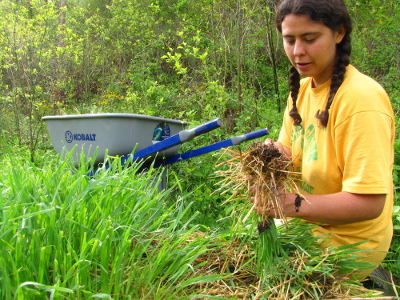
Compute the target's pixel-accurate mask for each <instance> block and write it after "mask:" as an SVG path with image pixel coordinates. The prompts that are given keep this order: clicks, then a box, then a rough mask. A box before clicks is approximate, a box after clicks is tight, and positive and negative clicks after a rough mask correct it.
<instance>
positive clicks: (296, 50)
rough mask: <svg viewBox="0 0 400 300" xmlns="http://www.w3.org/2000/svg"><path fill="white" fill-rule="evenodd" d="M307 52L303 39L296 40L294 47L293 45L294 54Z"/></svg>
mask: <svg viewBox="0 0 400 300" xmlns="http://www.w3.org/2000/svg"><path fill="white" fill-rule="evenodd" d="M304 53H305V49H304V45H303V43H302V42H301V41H296V42H295V43H294V47H293V55H295V56H301V55H304Z"/></svg>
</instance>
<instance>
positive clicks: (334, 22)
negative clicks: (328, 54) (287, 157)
mask: <svg viewBox="0 0 400 300" xmlns="http://www.w3.org/2000/svg"><path fill="white" fill-rule="evenodd" d="M289 14H294V15H298V16H301V15H305V16H307V17H309V18H310V19H311V20H313V21H314V22H319V23H322V24H324V25H325V26H326V27H328V28H330V29H332V30H333V31H338V30H340V29H341V28H342V27H343V28H344V30H345V35H344V37H343V39H342V41H341V42H340V43H339V44H337V45H336V61H335V65H334V68H333V74H332V80H331V86H330V92H329V96H328V100H327V102H326V106H325V109H324V110H323V111H317V113H316V118H317V119H318V120H319V121H320V122H321V124H322V125H323V126H324V127H326V126H327V124H328V119H329V109H330V107H331V105H332V102H333V98H334V97H335V94H336V92H337V90H338V89H339V87H340V86H341V84H342V83H343V80H344V74H345V73H346V67H347V66H348V65H349V63H350V54H351V38H350V33H351V31H352V25H351V18H350V15H349V13H348V11H347V8H346V5H345V4H344V2H343V0H283V1H282V2H281V4H280V5H279V7H278V9H277V13H276V19H275V21H276V27H277V29H278V30H279V32H281V33H282V22H283V20H284V19H285V17H286V16H287V15H289ZM289 83H290V95H291V97H292V101H293V108H292V110H291V111H290V116H291V117H292V119H293V122H294V125H299V126H300V124H301V121H302V120H301V116H300V115H299V112H298V110H297V105H296V102H297V96H298V92H299V88H300V74H299V73H298V72H297V70H296V69H295V68H294V67H293V66H292V67H291V69H290V78H289Z"/></svg>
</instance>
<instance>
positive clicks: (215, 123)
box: [126, 118, 222, 160]
mask: <svg viewBox="0 0 400 300" xmlns="http://www.w3.org/2000/svg"><path fill="white" fill-rule="evenodd" d="M221 126H222V120H221V119H220V118H217V119H215V120H212V121H209V122H207V123H204V124H201V125H199V126H197V127H195V128H192V129H188V130H182V131H180V132H179V133H177V134H175V135H173V136H171V137H169V138H167V139H165V140H163V141H160V142H157V143H156V144H153V145H151V146H149V147H146V148H144V149H142V150H139V151H137V152H135V153H134V154H133V160H137V159H140V158H144V157H146V156H149V155H151V154H154V153H156V152H158V151H161V150H166V149H168V148H171V147H173V146H175V145H177V144H181V143H183V142H186V141H189V140H191V139H193V138H194V137H195V136H198V135H201V134H203V133H206V132H209V131H211V130H214V129H216V128H218V127H221ZM128 158H129V156H128V157H127V158H126V159H128Z"/></svg>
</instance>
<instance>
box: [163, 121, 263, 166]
mask: <svg viewBox="0 0 400 300" xmlns="http://www.w3.org/2000/svg"><path fill="white" fill-rule="evenodd" d="M267 134H269V131H268V129H267V128H264V129H260V130H257V131H253V132H250V133H247V134H243V135H239V136H235V137H232V138H230V139H227V140H224V141H221V142H217V143H214V144H211V145H208V146H205V147H201V148H198V149H195V150H192V151H188V152H185V153H182V154H178V155H175V156H172V157H170V158H167V159H166V160H164V161H163V162H162V165H164V166H166V165H170V164H173V163H174V162H177V161H181V160H185V159H188V158H192V157H195V156H198V155H202V154H206V153H209V152H212V151H215V150H219V149H221V148H226V147H229V146H232V145H238V144H240V143H242V142H244V141H248V140H252V139H256V138H259V137H262V136H264V135H267Z"/></svg>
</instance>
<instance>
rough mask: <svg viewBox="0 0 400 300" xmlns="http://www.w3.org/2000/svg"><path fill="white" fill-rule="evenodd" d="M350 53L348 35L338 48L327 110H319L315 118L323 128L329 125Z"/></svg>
mask: <svg viewBox="0 0 400 300" xmlns="http://www.w3.org/2000/svg"><path fill="white" fill-rule="evenodd" d="M350 53H351V42H350V35H346V36H345V37H344V38H343V40H342V42H341V43H340V44H339V45H338V46H337V54H336V64H335V66H334V68H333V74H332V82H331V87H330V91H329V96H328V101H327V102H326V106H325V110H323V111H322V112H320V111H319V110H318V111H317V114H316V115H315V117H316V118H317V119H318V120H319V121H320V122H321V124H322V126H324V127H326V126H327V125H328V119H329V109H330V108H331V105H332V102H333V98H334V97H335V95H336V92H337V91H338V89H339V87H340V86H341V85H342V83H343V80H344V74H345V73H346V67H347V66H348V65H349V63H350Z"/></svg>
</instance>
